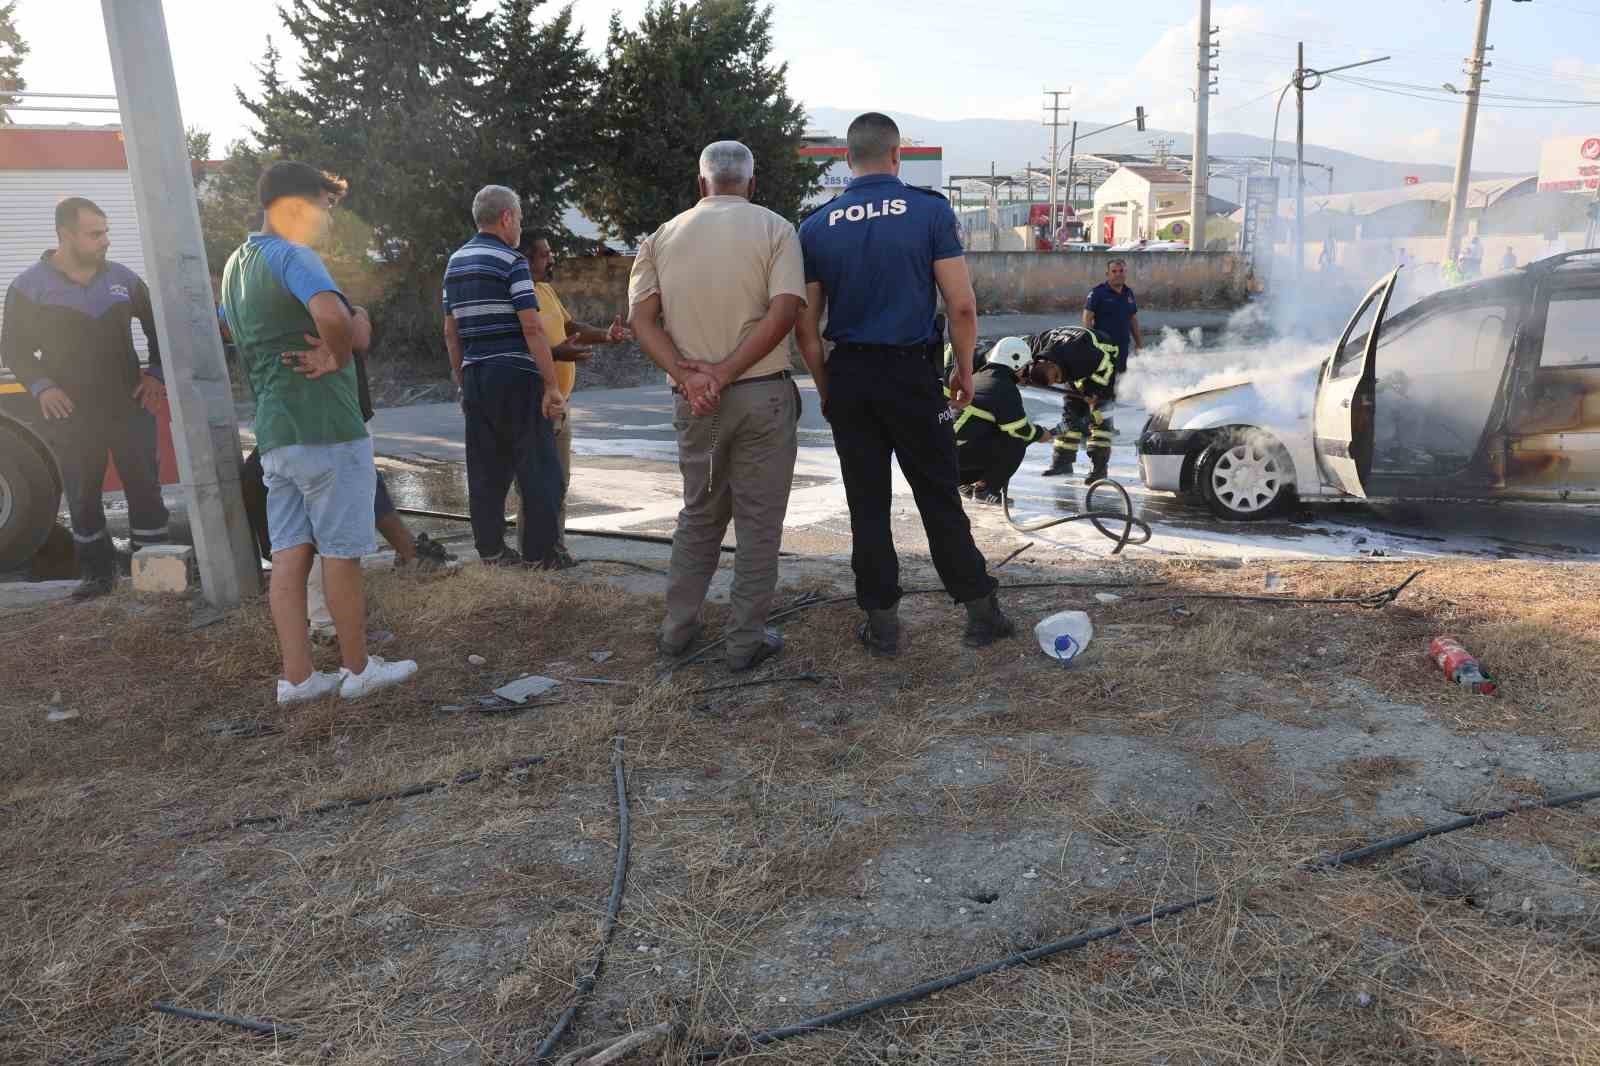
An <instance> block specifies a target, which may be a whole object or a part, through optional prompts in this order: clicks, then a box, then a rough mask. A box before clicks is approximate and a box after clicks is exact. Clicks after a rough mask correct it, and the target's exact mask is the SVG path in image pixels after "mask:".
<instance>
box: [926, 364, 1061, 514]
mask: <svg viewBox="0 0 1600 1066" xmlns="http://www.w3.org/2000/svg"><path fill="white" fill-rule="evenodd" d="M1032 366H1033V353H1032V351H1030V349H1029V348H1028V344H1027V342H1026V341H1025V340H1023V339H1022V338H1020V337H1007V338H1006V339H1004V340H1002V341H1001V342H1000V343H999V344H996V345H995V346H994V348H993V349H991V350H990V352H989V355H988V358H987V360H986V361H985V362H984V363H983V365H982V366H980V367H978V368H977V369H976V370H975V371H973V374H972V387H973V399H972V403H970V404H968V405H967V406H966V407H965V408H964V409H962V410H961V411H960V412H959V413H957V414H956V415H955V418H954V422H953V428H954V429H955V434H956V456H957V458H958V459H959V461H960V465H961V494H962V495H963V496H968V497H970V498H972V499H974V500H977V501H979V502H980V503H999V502H1001V497H1002V494H1003V493H1004V492H1005V491H1006V487H1007V485H1008V484H1010V481H1011V477H1012V475H1013V474H1015V473H1016V472H1017V469H1018V468H1019V467H1021V466H1022V458H1023V456H1024V455H1025V454H1026V452H1027V450H1028V445H1030V444H1048V443H1050V442H1051V441H1052V440H1054V439H1055V437H1054V435H1053V434H1051V432H1050V431H1049V430H1047V429H1045V428H1044V427H1043V426H1038V425H1034V424H1033V423H1032V422H1030V421H1028V412H1027V410H1026V409H1025V408H1024V407H1023V405H1022V390H1021V388H1020V387H1019V386H1021V385H1023V384H1025V383H1026V382H1027V380H1028V376H1029V373H1030V371H1031V368H1032ZM952 373H954V365H953V364H952V365H951V366H950V367H948V368H946V370H945V390H944V394H945V396H947V397H948V396H949V395H950V376H951V374H952Z"/></svg>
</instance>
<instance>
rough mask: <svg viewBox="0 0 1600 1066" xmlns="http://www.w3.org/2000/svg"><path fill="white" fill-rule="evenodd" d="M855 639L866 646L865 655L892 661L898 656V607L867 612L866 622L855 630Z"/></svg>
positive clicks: (896, 605) (897, 605)
mask: <svg viewBox="0 0 1600 1066" xmlns="http://www.w3.org/2000/svg"><path fill="white" fill-rule="evenodd" d="M856 638H857V639H859V640H860V641H861V643H862V644H864V645H866V648H867V654H868V655H875V656H878V657H879V658H883V659H892V658H894V657H895V656H896V655H899V654H900V605H899V604H895V606H893V607H888V608H885V609H884V610H881V611H868V612H867V620H866V621H865V622H862V623H861V625H860V626H859V627H857V629H856Z"/></svg>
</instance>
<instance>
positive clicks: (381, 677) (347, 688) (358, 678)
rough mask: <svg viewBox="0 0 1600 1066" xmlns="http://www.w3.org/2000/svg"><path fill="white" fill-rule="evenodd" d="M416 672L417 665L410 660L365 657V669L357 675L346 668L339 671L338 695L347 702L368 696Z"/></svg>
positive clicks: (406, 678) (398, 682)
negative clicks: (393, 660) (392, 660)
mask: <svg viewBox="0 0 1600 1066" xmlns="http://www.w3.org/2000/svg"><path fill="white" fill-rule="evenodd" d="M416 672H417V664H416V663H415V662H413V661H412V660H410V659H401V660H398V661H396V662H389V661H387V660H385V659H380V658H378V657H377V656H376V655H369V656H367V668H366V669H365V670H363V671H361V672H360V673H359V674H358V673H354V672H353V671H351V670H350V669H348V668H346V669H343V670H340V671H339V676H340V678H342V679H343V680H341V681H340V683H339V695H340V696H341V697H342V698H344V699H347V700H359V699H360V698H361V697H363V696H370V695H372V693H374V692H376V691H378V690H379V689H380V688H388V687H389V686H390V685H398V684H400V682H402V681H406V680H408V679H410V677H411V675H412V674H415V673H416Z"/></svg>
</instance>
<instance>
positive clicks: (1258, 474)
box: [1194, 430, 1294, 522]
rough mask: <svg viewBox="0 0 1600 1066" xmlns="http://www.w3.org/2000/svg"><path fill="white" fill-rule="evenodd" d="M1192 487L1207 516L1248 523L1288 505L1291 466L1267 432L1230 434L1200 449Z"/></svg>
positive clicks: (1290, 488)
mask: <svg viewBox="0 0 1600 1066" xmlns="http://www.w3.org/2000/svg"><path fill="white" fill-rule="evenodd" d="M1194 483H1195V488H1196V489H1197V490H1198V492H1199V496H1200V499H1201V501H1202V502H1204V503H1205V505H1206V506H1207V507H1208V508H1210V509H1211V513H1212V514H1214V515H1216V516H1217V517H1218V518H1222V519H1226V520H1227V521H1230V522H1251V521H1255V520H1257V519H1262V518H1268V517H1270V516H1272V515H1275V514H1277V513H1279V512H1280V511H1282V510H1283V509H1284V507H1286V506H1287V505H1288V503H1289V500H1290V498H1291V497H1292V496H1293V495H1294V463H1293V461H1292V460H1291V459H1290V458H1289V453H1288V452H1287V451H1286V450H1285V449H1284V447H1283V445H1282V444H1281V443H1279V442H1278V440H1277V439H1276V438H1275V437H1273V436H1272V435H1271V434H1269V433H1263V432H1261V431H1259V430H1251V431H1233V432H1229V433H1224V434H1222V435H1220V436H1218V437H1217V438H1216V439H1215V440H1213V441H1212V442H1211V443H1210V444H1208V445H1206V448H1205V450H1204V451H1202V452H1201V453H1200V458H1199V460H1198V461H1196V463H1195V478H1194Z"/></svg>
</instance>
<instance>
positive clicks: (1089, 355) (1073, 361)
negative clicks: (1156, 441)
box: [1027, 326, 1124, 485]
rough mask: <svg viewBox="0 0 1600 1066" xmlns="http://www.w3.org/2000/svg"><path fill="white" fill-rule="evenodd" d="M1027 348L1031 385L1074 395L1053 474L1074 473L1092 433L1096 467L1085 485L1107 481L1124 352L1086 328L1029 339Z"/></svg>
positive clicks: (1064, 408) (1067, 404)
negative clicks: (1085, 440)
mask: <svg viewBox="0 0 1600 1066" xmlns="http://www.w3.org/2000/svg"><path fill="white" fill-rule="evenodd" d="M1027 345H1028V349H1029V350H1030V351H1031V352H1032V353H1033V359H1034V362H1033V367H1032V369H1031V371H1030V375H1029V380H1030V381H1031V382H1032V383H1033V384H1035V385H1052V386H1057V387H1061V386H1065V387H1066V388H1067V389H1068V390H1069V391H1068V393H1067V396H1066V398H1065V399H1064V400H1062V402H1061V427H1060V428H1061V432H1060V434H1059V435H1058V436H1057V437H1056V442H1055V455H1054V457H1053V461H1052V467H1051V470H1052V471H1053V472H1055V473H1065V474H1071V473H1072V465H1073V463H1075V462H1076V461H1077V459H1078V445H1080V444H1082V443H1083V437H1084V433H1085V432H1087V433H1088V435H1089V462H1090V463H1091V464H1092V467H1091V469H1090V471H1089V475H1088V476H1087V477H1085V478H1084V479H1083V481H1084V484H1086V485H1092V484H1094V483H1095V482H1096V481H1103V480H1104V479H1105V478H1106V476H1107V472H1106V466H1107V464H1109V463H1110V461H1111V441H1112V440H1113V438H1115V436H1116V432H1117V427H1116V426H1115V425H1113V424H1112V421H1111V408H1112V405H1113V401H1114V400H1115V399H1116V391H1117V375H1118V373H1120V371H1121V368H1122V366H1123V365H1124V364H1123V360H1122V358H1121V351H1120V350H1119V349H1118V347H1117V345H1115V344H1112V343H1111V342H1110V341H1108V340H1107V339H1106V338H1105V337H1104V336H1103V335H1101V334H1100V332H1099V331H1098V330H1092V329H1084V328H1083V327H1081V326H1062V327H1061V328H1059V329H1050V330H1045V331H1044V332H1043V333H1036V334H1034V335H1033V336H1031V337H1029V338H1027ZM1058 467H1059V469H1058Z"/></svg>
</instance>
